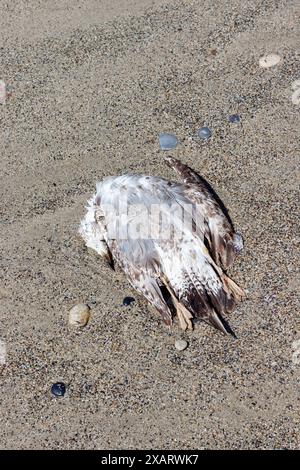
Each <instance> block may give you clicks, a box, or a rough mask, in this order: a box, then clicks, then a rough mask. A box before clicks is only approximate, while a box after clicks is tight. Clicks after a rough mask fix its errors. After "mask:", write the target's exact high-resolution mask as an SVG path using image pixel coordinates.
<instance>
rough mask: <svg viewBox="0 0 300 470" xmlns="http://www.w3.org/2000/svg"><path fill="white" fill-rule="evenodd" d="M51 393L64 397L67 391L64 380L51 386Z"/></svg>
mask: <svg viewBox="0 0 300 470" xmlns="http://www.w3.org/2000/svg"><path fill="white" fill-rule="evenodd" d="M51 393H52V395H55V396H56V397H63V396H64V394H65V393H66V386H65V384H64V383H63V382H56V383H55V384H53V385H52V387H51Z"/></svg>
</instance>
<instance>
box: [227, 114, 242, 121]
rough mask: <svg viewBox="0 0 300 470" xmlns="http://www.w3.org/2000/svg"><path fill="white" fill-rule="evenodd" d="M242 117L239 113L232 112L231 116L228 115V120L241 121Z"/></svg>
mask: <svg viewBox="0 0 300 470" xmlns="http://www.w3.org/2000/svg"><path fill="white" fill-rule="evenodd" d="M240 120H241V118H240V116H239V115H238V114H231V115H230V116H229V117H228V121H229V122H240Z"/></svg>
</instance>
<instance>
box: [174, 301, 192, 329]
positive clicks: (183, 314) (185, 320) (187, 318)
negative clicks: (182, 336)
mask: <svg viewBox="0 0 300 470" xmlns="http://www.w3.org/2000/svg"><path fill="white" fill-rule="evenodd" d="M176 307H177V316H178V320H179V325H180V328H181V329H182V330H183V331H185V330H186V329H188V330H192V329H193V323H192V322H191V318H193V315H192V314H191V313H190V312H189V311H188V310H187V309H186V308H185V307H184V306H183V305H181V304H180V303H177V306H176Z"/></svg>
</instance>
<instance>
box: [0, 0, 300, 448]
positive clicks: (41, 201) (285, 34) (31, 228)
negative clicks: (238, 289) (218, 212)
mask: <svg viewBox="0 0 300 470" xmlns="http://www.w3.org/2000/svg"><path fill="white" fill-rule="evenodd" d="M297 4H298V5H297ZM0 12H1V13H0V80H1V79H2V80H4V81H5V83H6V84H7V86H8V90H9V93H10V96H9V97H8V99H7V100H6V102H5V103H4V104H0V155H1V161H0V174H1V185H0V194H1V196H0V197H1V198H0V242H1V257H0V262H1V265H0V275H1V284H0V347H1V348H2V356H0V359H1V357H2V359H1V360H0V396H1V399H0V422H1V426H0V448H1V449H297V448H299V446H300V424H299V423H300V341H298V340H300V319H299V302H298V300H299V296H298V293H297V291H298V292H299V282H298V281H297V269H298V265H299V262H298V253H299V215H298V208H299V189H298V188H299V170H298V167H299V138H300V132H299V130H300V125H299V110H300V105H299V100H298V102H297V99H295V96H296V95H295V93H297V90H296V89H295V86H296V85H293V84H294V83H295V81H296V80H299V79H300V67H299V65H300V60H299V59H300V54H299V41H300V31H299V20H300V8H299V3H298V2H297V1H296V0H295V1H293V0H290V1H288V0H283V1H279V0H250V1H248V2H244V1H242V0H232V1H230V2H226V1H219V0H211V1H208V0H203V1H201V2H200V1H196V0H185V1H178V0H172V1H171V0H140V1H138V0H121V1H118V2H117V1H115V0H110V1H109V0H99V1H96V0H82V1H81V0H76V1H71V0H61V1H51V2H50V1H49V0H46V1H43V2H40V1H39V0H31V1H30V2H27V1H25V0H13V1H10V2H5V1H2V0H0ZM266 54H278V55H279V56H280V58H281V60H280V62H279V63H278V64H277V65H276V66H273V67H270V68H262V67H260V66H259V59H260V58H261V57H262V56H264V55H266ZM293 96H294V99H293ZM298 96H299V95H298ZM296 98H297V96H296ZM232 114H238V115H239V116H240V117H241V121H240V123H230V122H228V116H229V115H232ZM201 126H209V127H210V129H211V130H212V137H211V138H210V139H209V140H208V141H201V140H200V139H199V138H197V134H196V131H197V129H198V128H199V127H201ZM160 132H171V133H174V134H176V136H177V137H178V140H179V144H178V146H177V148H176V149H175V150H173V151H172V152H170V154H171V155H173V156H174V157H176V158H179V159H181V160H182V161H183V162H184V163H187V164H188V165H190V166H192V167H193V168H194V169H195V170H196V171H198V172H199V173H200V174H201V175H202V176H203V177H205V178H206V179H207V180H208V181H209V183H210V184H211V185H212V186H213V188H214V189H215V191H216V192H217V193H218V195H219V196H220V197H221V198H222V200H223V202H224V204H225V205H226V207H227V208H228V209H229V211H230V216H231V218H232V220H233V222H234V224H235V227H236V229H237V230H238V231H239V232H241V233H242V234H243V237H244V241H245V250H244V252H243V255H242V256H240V257H239V258H238V260H237V261H236V263H235V264H234V266H233V268H232V269H230V275H232V277H233V278H234V279H235V280H236V281H237V282H238V283H239V284H240V285H241V286H243V287H244V288H245V290H246V292H247V299H246V300H245V301H244V302H242V303H241V304H240V305H239V306H238V308H237V309H236V310H235V311H234V312H233V313H232V315H231V317H230V324H231V326H232V328H233V329H234V331H235V332H236V334H237V337H238V339H237V340H233V339H232V338H231V337H229V336H228V337H227V336H225V335H223V334H221V333H219V332H217V331H215V330H213V329H212V328H210V327H209V326H207V325H205V324H199V325H197V326H196V328H195V329H194V331H192V332H182V331H181V330H180V329H179V327H178V324H175V325H174V326H173V327H172V329H171V330H169V329H168V328H167V327H166V326H165V325H164V324H163V323H162V321H161V319H160V317H159V315H158V314H157V312H155V311H154V310H153V309H152V308H151V307H150V306H149V305H148V304H147V302H146V301H145V300H144V299H143V298H141V297H140V296H139V295H138V294H137V293H136V292H135V291H134V290H133V289H132V288H131V287H130V285H129V283H128V282H127V281H126V279H125V277H124V276H123V274H122V273H121V272H120V271H118V270H117V271H116V272H113V271H111V270H110V269H109V267H107V266H106V265H105V264H104V263H103V262H102V261H101V260H100V259H99V257H98V256H97V254H96V253H95V252H93V251H91V250H89V249H87V248H86V247H85V245H84V242H83V241H82V239H81V238H80V236H79V235H78V233H77V232H78V226H79V223H80V220H81V218H82V217H83V215H84V213H85V209H84V206H85V204H86V201H87V199H88V198H89V197H90V195H91V194H92V193H93V192H94V190H95V184H96V182H97V180H99V179H101V178H103V177H105V176H108V175H117V174H122V173H126V172H143V173H147V174H151V175H157V176H163V177H166V178H169V179H176V178H175V177H174V174H173V173H172V171H171V169H169V168H168V167H167V166H166V165H165V163H164V161H163V152H162V151H161V150H160V149H159V145H158V135H159V133H160ZM125 296H133V297H134V298H135V299H136V300H135V302H134V303H133V304H131V305H130V306H129V307H124V306H123V304H122V302H123V298H124V297H125ZM79 302H83V303H87V304H88V305H89V306H90V308H91V320H90V322H89V323H88V325H87V326H86V327H85V328H82V329H72V328H70V326H69V325H68V312H69V309H70V308H71V307H72V306H73V305H74V304H77V303H79ZM177 339H186V340H187V341H188V342H189V347H188V348H187V349H186V350H185V351H182V352H179V351H177V350H176V349H175V348H174V342H175V340H177ZM297 341H298V342H297ZM0 351H1V349H0ZM4 351H5V354H4ZM55 382H64V383H65V384H66V394H65V396H64V397H60V398H58V397H54V396H53V395H52V394H51V385H52V384H53V383H55Z"/></svg>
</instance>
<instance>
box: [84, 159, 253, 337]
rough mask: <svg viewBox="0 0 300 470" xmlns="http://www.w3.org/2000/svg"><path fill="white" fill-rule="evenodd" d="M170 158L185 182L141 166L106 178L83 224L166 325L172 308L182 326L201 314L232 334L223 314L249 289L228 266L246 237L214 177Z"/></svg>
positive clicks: (93, 244) (91, 243) (92, 242)
mask: <svg viewBox="0 0 300 470" xmlns="http://www.w3.org/2000/svg"><path fill="white" fill-rule="evenodd" d="M165 161H166V163H167V164H168V165H169V166H170V167H171V168H173V169H174V170H175V171H176V173H177V174H178V175H179V176H180V177H181V179H182V183H177V182H173V181H168V180H166V179H164V178H158V177H154V176H147V175H142V174H126V175H121V176H113V177H108V178H105V179H103V180H102V181H101V182H99V183H97V191H96V194H94V195H93V197H92V198H91V199H90V200H89V201H88V206H87V213H86V216H85V217H84V219H83V220H82V222H81V225H80V229H79V232H80V234H81V236H82V237H83V239H84V240H85V243H86V245H87V246H88V247H90V248H93V249H94V250H96V251H97V253H98V254H99V255H100V256H101V257H103V258H105V259H106V260H107V261H108V263H109V264H110V266H111V267H113V268H114V266H115V264H117V265H118V266H119V267H120V268H121V269H122V270H123V271H124V273H125V275H126V277H127V279H128V280H129V282H130V283H131V284H132V286H133V287H134V288H135V289H136V290H137V291H138V292H139V293H141V294H142V295H143V296H144V297H145V298H146V299H147V300H148V301H149V302H150V304H152V305H153V306H154V307H155V308H156V309H157V310H158V312H159V313H160V314H161V316H162V319H163V321H164V322H165V323H166V324H167V325H171V324H172V322H173V319H174V317H175V316H177V318H178V321H179V324H180V326H181V328H182V329H183V330H185V329H187V328H188V329H192V327H193V323H194V322H197V321H198V320H203V321H205V322H207V323H209V324H210V325H213V326H214V327H215V328H217V329H219V330H221V331H222V332H223V333H226V334H227V333H229V334H232V335H233V336H235V335H234V333H233V331H232V330H231V328H230V326H229V324H228V323H227V321H226V320H224V318H223V315H224V314H226V313H229V312H231V311H232V310H233V308H234V307H235V305H236V303H237V302H238V301H240V300H242V298H243V297H244V292H243V290H242V289H241V288H240V287H239V286H238V285H237V284H236V283H235V282H234V281H233V280H232V279H230V278H229V277H228V276H227V274H226V273H225V271H226V270H227V268H228V267H229V266H231V264H232V263H233V261H234V259H235V257H236V255H237V254H238V252H239V251H241V249H242V238H241V236H240V235H239V234H238V233H235V231H234V228H233V225H232V223H231V221H230V219H229V217H228V214H227V212H226V209H225V208H224V206H223V204H222V202H221V201H220V199H219V198H218V196H217V195H216V194H215V193H214V191H213V190H212V188H211V187H210V186H209V184H208V183H207V182H206V181H205V180H204V179H203V178H202V177H201V176H199V175H198V174H197V173H195V172H194V171H193V170H192V169H191V168H189V167H188V166H186V165H184V164H183V163H181V162H180V161H179V160H176V159H175V158H172V157H169V156H167V157H165ZM153 214H154V216H153ZM157 214H158V216H157Z"/></svg>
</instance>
